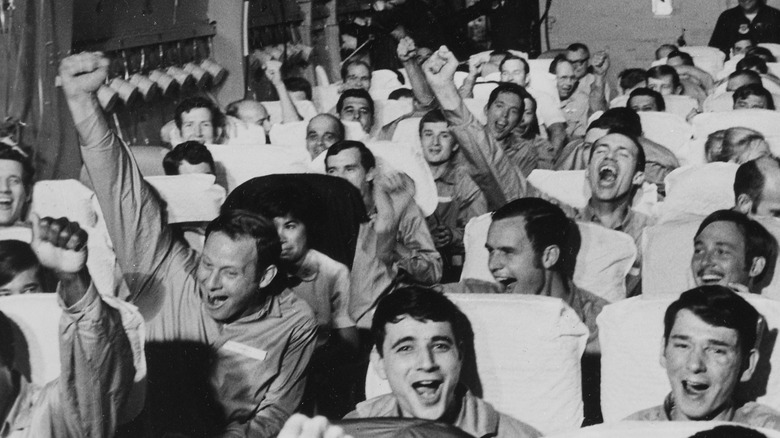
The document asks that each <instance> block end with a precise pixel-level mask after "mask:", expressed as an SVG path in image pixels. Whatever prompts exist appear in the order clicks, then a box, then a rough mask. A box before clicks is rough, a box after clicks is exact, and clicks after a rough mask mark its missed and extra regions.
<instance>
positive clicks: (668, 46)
mask: <svg viewBox="0 0 780 438" xmlns="http://www.w3.org/2000/svg"><path fill="white" fill-rule="evenodd" d="M662 50H671V51H672V52H674V51H675V50H680V48H679V47H677V46H675V45H674V44H661V45H660V46H658V48H657V49H655V59H662V58H663V57H662V56H660V55H661V51H662Z"/></svg>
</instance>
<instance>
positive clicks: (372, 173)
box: [366, 166, 377, 182]
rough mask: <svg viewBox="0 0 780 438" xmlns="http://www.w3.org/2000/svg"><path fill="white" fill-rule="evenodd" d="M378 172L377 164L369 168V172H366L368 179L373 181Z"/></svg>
mask: <svg viewBox="0 0 780 438" xmlns="http://www.w3.org/2000/svg"><path fill="white" fill-rule="evenodd" d="M376 173H377V170H376V166H374V167H372V168H371V169H369V170H368V172H366V181H368V182H373V181H374V178H376Z"/></svg>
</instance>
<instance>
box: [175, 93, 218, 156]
mask: <svg viewBox="0 0 780 438" xmlns="http://www.w3.org/2000/svg"><path fill="white" fill-rule="evenodd" d="M173 120H174V122H175V123H176V127H177V128H178V129H179V133H180V135H181V140H182V141H188V140H194V141H198V142H200V143H204V144H211V143H219V141H220V138H221V137H222V127H223V124H224V122H223V116H222V111H220V110H219V108H218V107H217V106H216V105H215V104H214V102H212V101H210V100H209V99H206V98H205V97H199V96H195V97H188V98H186V99H184V100H182V101H181V103H179V105H178V106H176V110H175V111H174V117H173ZM163 129H164V128H163ZM177 144H178V143H177ZM174 146H175V145H174Z"/></svg>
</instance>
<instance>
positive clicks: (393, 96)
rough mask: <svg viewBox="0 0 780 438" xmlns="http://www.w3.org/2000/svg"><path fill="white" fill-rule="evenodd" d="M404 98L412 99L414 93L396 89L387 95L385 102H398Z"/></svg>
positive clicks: (406, 89) (405, 89) (408, 90)
mask: <svg viewBox="0 0 780 438" xmlns="http://www.w3.org/2000/svg"><path fill="white" fill-rule="evenodd" d="M404 97H411V98H414V92H413V91H412V90H410V89H408V88H404V87H401V88H396V89H395V90H393V91H391V92H390V94H388V95H387V100H399V99H401V98H404Z"/></svg>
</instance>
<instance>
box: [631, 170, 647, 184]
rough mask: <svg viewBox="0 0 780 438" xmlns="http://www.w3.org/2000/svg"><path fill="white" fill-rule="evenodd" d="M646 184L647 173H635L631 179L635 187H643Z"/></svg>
mask: <svg viewBox="0 0 780 438" xmlns="http://www.w3.org/2000/svg"><path fill="white" fill-rule="evenodd" d="M644 182H645V173H644V172H642V171H641V170H640V171H638V172H635V173H634V177H633V178H631V184H632V185H635V186H641V185H642V184H643V183H644Z"/></svg>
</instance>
